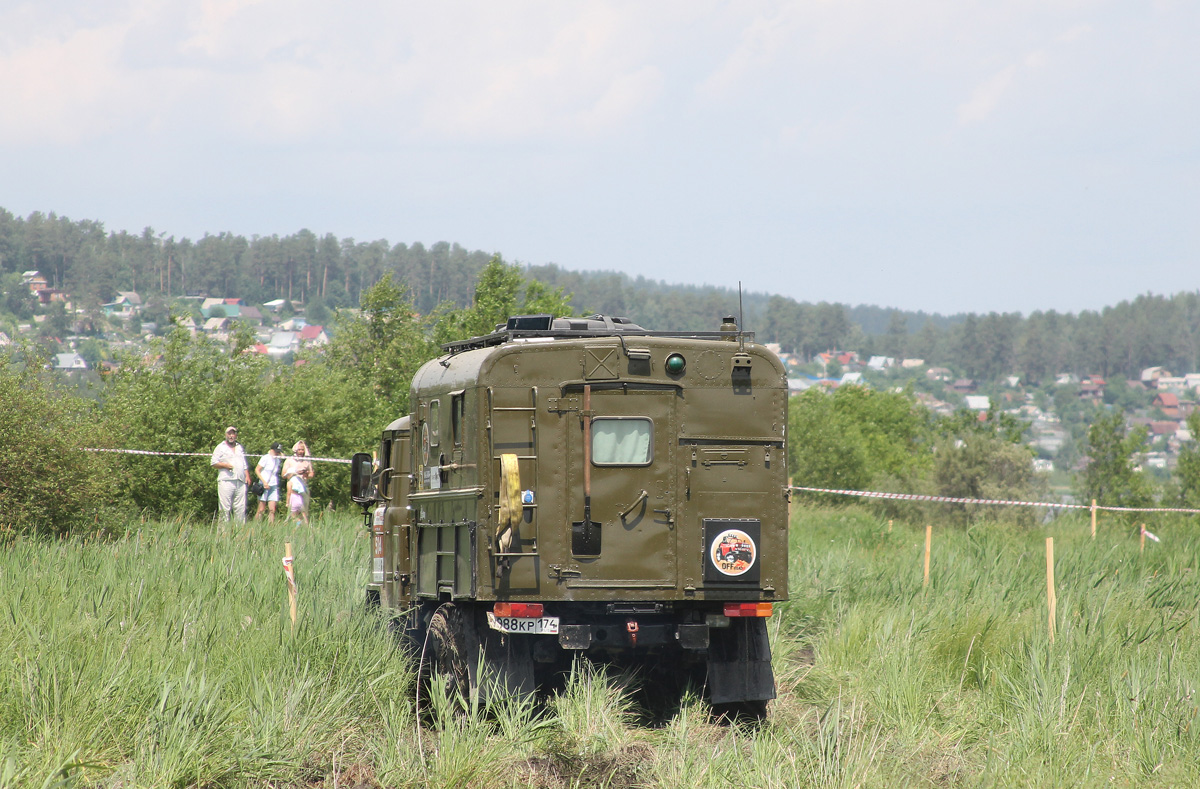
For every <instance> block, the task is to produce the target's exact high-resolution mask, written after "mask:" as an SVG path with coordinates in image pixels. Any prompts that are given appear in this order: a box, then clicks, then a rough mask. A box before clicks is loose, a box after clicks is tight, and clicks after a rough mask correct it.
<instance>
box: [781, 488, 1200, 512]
mask: <svg viewBox="0 0 1200 789" xmlns="http://www.w3.org/2000/svg"><path fill="white" fill-rule="evenodd" d="M791 489H792V490H799V491H804V492H806V493H830V494H833V495H835V496H858V497H860V498H866V499H890V500H893V501H934V502H939V503H943V504H985V505H999V506H1013V507H1047V508H1050V509H1063V510H1090V509H1092V505H1091V504H1068V503H1066V502H1060V501H1010V500H1007V499H966V498H959V497H956V496H929V495H925V494H921V493H886V492H883V491H877V490H838V489H835V488H809V487H805V486H802V485H792V486H791ZM1095 507H1096V509H1097V510H1105V511H1108V512H1184V513H1192V514H1195V513H1200V509H1187V508H1184V507H1110V506H1106V505H1104V504H1097V505H1095Z"/></svg>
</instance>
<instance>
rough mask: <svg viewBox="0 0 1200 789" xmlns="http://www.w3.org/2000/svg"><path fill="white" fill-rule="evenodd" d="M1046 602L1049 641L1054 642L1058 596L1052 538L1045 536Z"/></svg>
mask: <svg viewBox="0 0 1200 789" xmlns="http://www.w3.org/2000/svg"><path fill="white" fill-rule="evenodd" d="M1046 602H1047V603H1048V605H1049V609H1050V621H1049V628H1050V643H1051V644H1053V643H1054V621H1055V619H1056V618H1057V617H1056V612H1057V609H1058V597H1057V596H1056V595H1055V594H1054V538H1053V537H1047V538H1046Z"/></svg>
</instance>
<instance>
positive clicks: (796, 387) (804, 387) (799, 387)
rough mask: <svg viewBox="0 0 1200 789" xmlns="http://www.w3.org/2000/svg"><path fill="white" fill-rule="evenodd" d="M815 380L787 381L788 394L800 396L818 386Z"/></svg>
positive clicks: (793, 379)
mask: <svg viewBox="0 0 1200 789" xmlns="http://www.w3.org/2000/svg"><path fill="white" fill-rule="evenodd" d="M816 382H817V381H816V379H815V378H789V379H787V384H788V394H790V395H794V394H800V393H801V392H806V391H808V390H809V389H811V388H812V387H813V385H814V384H816Z"/></svg>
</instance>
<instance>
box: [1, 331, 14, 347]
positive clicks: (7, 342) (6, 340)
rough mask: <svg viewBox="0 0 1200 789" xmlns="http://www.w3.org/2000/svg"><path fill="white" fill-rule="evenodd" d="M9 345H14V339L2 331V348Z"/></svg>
mask: <svg viewBox="0 0 1200 789" xmlns="http://www.w3.org/2000/svg"><path fill="white" fill-rule="evenodd" d="M9 345H12V340H10V339H9V338H8V335H7V334H5V333H4V332H2V331H0V348H6V347H8V346H9Z"/></svg>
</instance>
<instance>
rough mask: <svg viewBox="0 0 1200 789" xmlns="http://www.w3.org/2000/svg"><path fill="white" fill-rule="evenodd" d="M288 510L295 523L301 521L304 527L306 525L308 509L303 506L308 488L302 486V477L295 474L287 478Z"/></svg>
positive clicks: (305, 502)
mask: <svg viewBox="0 0 1200 789" xmlns="http://www.w3.org/2000/svg"><path fill="white" fill-rule="evenodd" d="M287 491H288V497H287V499H288V509H289V510H291V512H292V517H293V518H295V519H296V520H297V521H302V522H303V523H304V524H305V525H307V524H308V507H307V506H305V505H306V504H307V501H306V500H305V494H306V493H307V492H308V487H307V486H306V485H305V484H304V477H303V475H300V474H297V475H295V476H293V477H289V478H288V483H287Z"/></svg>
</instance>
